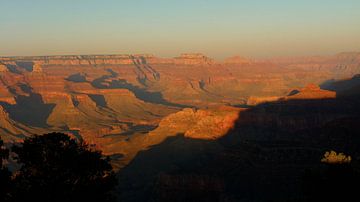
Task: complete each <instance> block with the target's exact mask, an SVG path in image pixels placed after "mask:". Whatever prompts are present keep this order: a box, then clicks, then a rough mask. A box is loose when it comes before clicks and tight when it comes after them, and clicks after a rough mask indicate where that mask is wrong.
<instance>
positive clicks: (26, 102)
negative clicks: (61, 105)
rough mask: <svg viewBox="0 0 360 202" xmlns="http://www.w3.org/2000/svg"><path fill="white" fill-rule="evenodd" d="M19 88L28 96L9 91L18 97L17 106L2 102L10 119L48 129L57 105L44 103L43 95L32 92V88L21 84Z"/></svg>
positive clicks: (16, 98)
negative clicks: (50, 118)
mask: <svg viewBox="0 0 360 202" xmlns="http://www.w3.org/2000/svg"><path fill="white" fill-rule="evenodd" d="M19 87H20V89H21V90H22V91H23V92H25V93H26V94H27V95H19V94H17V93H16V90H14V89H9V90H10V91H11V92H12V93H13V94H15V95H16V97H15V101H16V104H9V103H6V102H0V105H2V106H3V107H4V108H5V109H6V111H7V112H8V113H9V116H10V118H11V119H13V120H14V121H16V122H19V123H22V124H25V125H29V126H34V127H43V128H46V127H48V124H47V119H48V117H49V116H50V114H51V112H52V110H53V109H54V107H55V104H46V103H44V101H43V99H42V97H41V95H40V94H37V93H34V92H32V89H31V87H30V86H28V85H26V84H20V85H19Z"/></svg>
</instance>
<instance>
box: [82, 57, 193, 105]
mask: <svg viewBox="0 0 360 202" xmlns="http://www.w3.org/2000/svg"><path fill="white" fill-rule="evenodd" d="M136 67H137V68H139V67H138V64H136ZM108 72H109V73H110V75H105V76H102V77H100V78H98V79H95V80H94V81H92V82H91V84H92V85H93V86H94V87H95V88H99V89H106V88H110V89H128V90H129V91H131V92H132V93H134V95H135V97H136V98H138V99H140V100H143V101H144V102H149V103H153V104H161V105H167V106H171V107H179V108H184V107H189V106H186V105H181V104H176V103H171V102H168V101H167V100H165V99H164V98H163V96H162V94H161V92H150V91H147V90H146V89H145V88H141V87H138V86H135V85H133V84H131V83H128V82H127V81H126V80H125V79H117V77H118V73H116V72H114V71H113V70H111V69H108ZM143 74H144V75H145V73H143ZM154 74H155V73H154ZM156 78H160V76H158V77H156ZM110 79H111V80H110ZM143 79H146V77H145V76H144V78H143ZM78 80H79V79H76V80H75V81H77V82H78ZM105 83H107V85H105ZM140 83H142V82H140Z"/></svg>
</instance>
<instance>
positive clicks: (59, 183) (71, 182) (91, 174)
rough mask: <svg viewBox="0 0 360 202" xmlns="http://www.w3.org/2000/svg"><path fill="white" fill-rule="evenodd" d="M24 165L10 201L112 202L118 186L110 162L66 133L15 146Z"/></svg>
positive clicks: (13, 181) (10, 194)
mask: <svg viewBox="0 0 360 202" xmlns="http://www.w3.org/2000/svg"><path fill="white" fill-rule="evenodd" d="M12 152H14V153H15V154H16V157H15V160H17V162H18V163H19V164H20V165H21V168H20V170H19V171H17V172H15V176H14V179H13V180H11V184H12V185H13V189H12V190H9V192H8V194H7V195H8V196H9V197H8V198H7V200H9V201H44V202H45V201H54V202H57V201H59V202H60V201H61V202H64V201H110V200H112V199H113V198H112V195H111V193H110V192H111V190H112V189H113V188H114V186H115V185H116V179H115V175H114V173H113V171H112V167H111V165H110V163H109V159H108V158H105V157H103V156H102V155H101V152H99V151H93V150H92V149H90V148H89V147H88V145H87V144H85V143H84V142H82V141H77V140H75V139H72V138H70V137H69V136H68V135H65V134H62V133H50V134H45V135H41V136H40V135H35V136H33V137H31V138H28V139H25V141H24V142H23V143H22V144H20V145H16V146H13V148H12Z"/></svg>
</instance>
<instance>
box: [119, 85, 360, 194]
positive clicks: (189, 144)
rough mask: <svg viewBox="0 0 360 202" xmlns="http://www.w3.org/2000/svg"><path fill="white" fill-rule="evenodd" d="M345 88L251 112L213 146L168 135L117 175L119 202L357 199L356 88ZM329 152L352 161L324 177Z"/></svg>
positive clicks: (359, 108) (359, 105)
mask: <svg viewBox="0 0 360 202" xmlns="http://www.w3.org/2000/svg"><path fill="white" fill-rule="evenodd" d="M354 79H357V78H353V79H352V80H349V81H347V82H353V80H354ZM344 82H346V81H344ZM333 85H335V86H336V84H333ZM352 89H353V91H352V92H353V94H351V93H347V94H343V93H342V91H341V90H339V91H338V92H337V93H338V95H339V96H337V98H336V99H322V100H288V101H278V102H269V103H264V104H260V105H257V106H254V107H250V108H248V109H247V110H246V111H243V112H241V113H240V115H239V119H238V120H237V122H236V124H235V126H234V128H233V129H232V130H231V131H229V132H228V133H227V134H226V135H225V136H223V137H222V138H220V139H217V140H213V141H209V140H201V139H190V138H185V137H184V135H183V134H179V135H177V136H175V137H169V138H167V139H166V140H165V141H163V142H162V143H161V144H158V145H155V146H152V147H151V148H149V149H147V150H144V151H141V152H139V153H138V154H137V156H136V157H135V158H134V159H133V160H132V162H131V163H130V164H129V165H128V166H127V167H125V168H123V169H122V170H121V171H119V173H118V176H119V181H120V185H119V193H120V199H121V200H122V201H316V200H317V201H326V200H328V201H334V200H337V201H353V200H355V201H358V200H359V195H358V194H357V192H356V190H355V188H354V187H358V186H359V184H360V180H359V179H360V178H359V176H360V175H359V174H358V170H359V160H360V147H359V145H360V136H359V134H360V99H359V98H360V96H359V95H358V92H359V91H360V85H357V86H353V87H352ZM349 92H350V91H349ZM329 150H335V151H338V152H344V153H345V154H347V155H350V156H351V157H352V162H351V163H350V164H349V165H344V166H343V167H342V168H341V169H338V170H337V171H336V172H335V174H334V172H333V170H334V169H332V167H331V169H332V171H331V172H330V171H329V169H328V168H329V166H330V165H326V164H324V163H321V161H320V160H321V158H322V157H323V155H324V153H325V152H326V151H329ZM335 166H336V165H335ZM331 169H330V170H331ZM335 170H336V169H335ZM328 171H329V172H328ZM309 173H311V174H310V175H309ZM314 173H315V175H314ZM316 173H330V174H329V175H327V176H325V177H324V176H321V175H320V174H318V175H316ZM337 173H340V174H339V175H338V174H337ZM344 173H345V174H344ZM347 173H348V174H347ZM354 173H357V174H354ZM322 175H323V174H322ZM308 176H312V177H310V178H309V177H308ZM336 176H337V177H336ZM339 176H340V177H339ZM354 176H356V177H354ZM353 183H356V184H353ZM309 189H310V190H309ZM351 197H353V198H351Z"/></svg>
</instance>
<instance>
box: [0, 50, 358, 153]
mask: <svg viewBox="0 0 360 202" xmlns="http://www.w3.org/2000/svg"><path fill="white" fill-rule="evenodd" d="M359 55H360V54H359V53H341V54H337V55H334V56H326V57H304V58H276V59H267V60H255V59H247V58H243V57H240V56H236V57H232V58H229V59H226V60H225V61H224V62H217V61H215V60H213V59H211V58H209V57H208V56H205V55H203V54H201V53H184V54H181V55H180V56H178V57H174V58H161V57H157V56H154V55H152V54H142V55H131V54H125V55H78V56H42V57H11V58H10V57H9V58H6V57H2V58H0V106H1V107H2V108H1V110H2V113H1V114H0V116H1V120H2V121H1V130H3V131H4V133H2V134H5V135H4V136H6V137H4V139H7V140H19V139H21V138H23V137H25V136H28V135H30V134H34V133H38V132H52V131H59V132H67V133H70V134H72V135H74V136H76V137H78V138H82V139H85V140H86V141H88V142H89V143H90V144H96V145H97V146H98V147H99V148H101V149H103V150H104V151H105V152H106V153H108V154H112V153H122V154H129V155H130V154H131V155H134V154H135V153H136V152H137V151H139V150H141V149H143V148H146V147H148V146H149V145H153V144H156V143H158V142H161V141H162V140H163V139H164V138H166V137H167V136H169V135H176V134H180V133H181V134H183V135H184V136H185V137H186V138H193V139H203V140H216V139H219V138H221V137H222V136H223V135H224V134H226V133H227V132H228V131H229V130H231V128H232V127H233V125H234V122H235V120H236V119H241V117H242V116H241V113H243V111H241V110H240V111H239V108H237V107H229V106H246V105H251V106H257V105H261V104H263V103H269V102H278V101H284V100H299V99H305V100H306V99H331V98H335V96H336V95H335V93H334V92H332V91H329V90H323V89H320V88H319V87H318V85H321V84H323V83H328V82H329V81H333V80H334V79H335V81H337V80H339V79H347V78H350V77H352V76H353V75H355V74H358V73H360V59H359V58H360V56H359ZM310 83H313V84H314V85H310V86H307V85H308V84H310ZM306 86H307V87H306ZM224 106H228V107H224ZM239 114H240V115H239ZM273 116H275V115H269V114H266V115H265V116H263V117H258V116H255V117H254V119H256V120H257V119H263V120H264V122H268V120H276V117H275V118H274V117H273ZM249 117H250V118H249ZM244 119H249V120H251V116H247V118H244ZM290 122H291V120H289V125H291V124H292V123H290ZM294 123H295V122H294ZM279 124H286V122H284V121H281V122H279ZM305 124H307V123H304V125H305ZM136 148H137V149H136ZM131 155H130V156H131Z"/></svg>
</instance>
